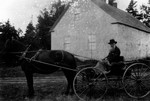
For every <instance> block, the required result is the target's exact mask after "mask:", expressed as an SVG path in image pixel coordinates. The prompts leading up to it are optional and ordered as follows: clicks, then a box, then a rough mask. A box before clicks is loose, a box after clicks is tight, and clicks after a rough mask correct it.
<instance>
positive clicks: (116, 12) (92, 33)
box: [51, 0, 150, 60]
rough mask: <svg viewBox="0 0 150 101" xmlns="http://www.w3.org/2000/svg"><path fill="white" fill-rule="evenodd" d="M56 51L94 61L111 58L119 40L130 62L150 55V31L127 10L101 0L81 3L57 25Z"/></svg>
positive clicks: (54, 46)
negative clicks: (112, 41) (108, 55)
mask: <svg viewBox="0 0 150 101" xmlns="http://www.w3.org/2000/svg"><path fill="white" fill-rule="evenodd" d="M53 28H54V32H53V33H52V35H51V37H52V40H51V45H52V46H51V49H52V50H57V49H59V50H66V51H69V52H71V53H74V54H77V55H80V56H83V57H89V58H94V59H102V58H104V57H106V56H107V54H108V52H109V48H110V46H109V45H108V42H109V40H110V39H115V40H116V41H117V42H118V43H117V46H118V47H119V48H120V50H121V55H122V56H124V57H125V59H126V60H130V59H136V58H141V57H146V56H148V55H150V29H149V28H148V27H146V26H145V25H143V24H142V23H141V22H140V21H138V20H137V19H135V18H134V17H132V16H131V15H130V14H128V13H127V12H125V11H122V10H120V9H118V8H116V7H112V6H110V5H108V4H106V3H105V2H103V1H101V0H78V2H77V1H75V2H74V3H72V5H71V6H69V5H68V6H67V7H66V9H65V11H64V12H63V13H62V15H61V16H60V18H59V20H58V21H57V22H56V23H55V24H54V27H53Z"/></svg>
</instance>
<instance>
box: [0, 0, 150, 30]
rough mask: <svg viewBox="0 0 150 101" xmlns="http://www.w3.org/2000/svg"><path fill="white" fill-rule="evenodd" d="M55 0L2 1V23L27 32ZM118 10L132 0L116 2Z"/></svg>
mask: <svg viewBox="0 0 150 101" xmlns="http://www.w3.org/2000/svg"><path fill="white" fill-rule="evenodd" d="M53 1H55V0H0V13H1V14H0V22H6V21H7V20H8V19H9V21H10V23H11V24H12V25H13V26H15V28H16V29H18V28H21V29H22V30H23V32H25V30H26V26H27V24H28V23H29V22H30V21H31V20H32V21H33V24H34V25H35V24H36V22H37V16H38V15H39V14H40V10H42V9H44V8H45V7H48V5H50V3H51V2H53ZM116 1H117V3H118V8H120V9H122V10H125V9H126V8H127V6H128V5H129V3H130V1H131V0H116ZM136 1H137V2H138V5H142V4H147V3H148V0H136Z"/></svg>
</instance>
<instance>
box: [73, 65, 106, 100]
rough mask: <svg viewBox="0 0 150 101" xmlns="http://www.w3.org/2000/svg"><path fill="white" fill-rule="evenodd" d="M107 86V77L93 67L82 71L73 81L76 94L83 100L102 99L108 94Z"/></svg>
mask: <svg viewBox="0 0 150 101" xmlns="http://www.w3.org/2000/svg"><path fill="white" fill-rule="evenodd" d="M88 72H89V73H90V75H88ZM106 85H107V78H106V75H105V74H103V73H102V72H101V71H98V70H97V69H95V68H92V67H88V68H84V69H82V70H80V71H79V72H78V73H77V74H76V76H75V78H74V81H73V89H74V92H75V94H76V95H77V97H78V98H79V99H82V100H88V99H101V98H102V97H103V96H104V94H105V93H106V92H107V86H106Z"/></svg>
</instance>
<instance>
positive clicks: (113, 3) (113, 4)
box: [108, 0, 117, 8]
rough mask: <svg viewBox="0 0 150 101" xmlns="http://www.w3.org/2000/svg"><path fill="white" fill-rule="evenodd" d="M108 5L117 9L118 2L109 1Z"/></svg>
mask: <svg viewBox="0 0 150 101" xmlns="http://www.w3.org/2000/svg"><path fill="white" fill-rule="evenodd" d="M108 4H109V5H111V6H113V7H116V8H117V2H116V0H108Z"/></svg>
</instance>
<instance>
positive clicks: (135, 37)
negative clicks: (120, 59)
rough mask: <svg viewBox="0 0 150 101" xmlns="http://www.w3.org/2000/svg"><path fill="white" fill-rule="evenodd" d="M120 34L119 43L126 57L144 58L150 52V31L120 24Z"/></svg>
mask: <svg viewBox="0 0 150 101" xmlns="http://www.w3.org/2000/svg"><path fill="white" fill-rule="evenodd" d="M119 33H120V34H119ZM118 36H119V38H120V42H121V43H118V45H119V46H120V47H121V51H122V55H123V56H124V57H125V58H126V59H137V58H142V57H146V56H148V54H149V53H150V51H149V49H150V48H149V47H150V44H149V42H150V35H149V34H148V33H145V32H143V31H140V30H137V29H133V28H130V27H127V26H124V25H118Z"/></svg>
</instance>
